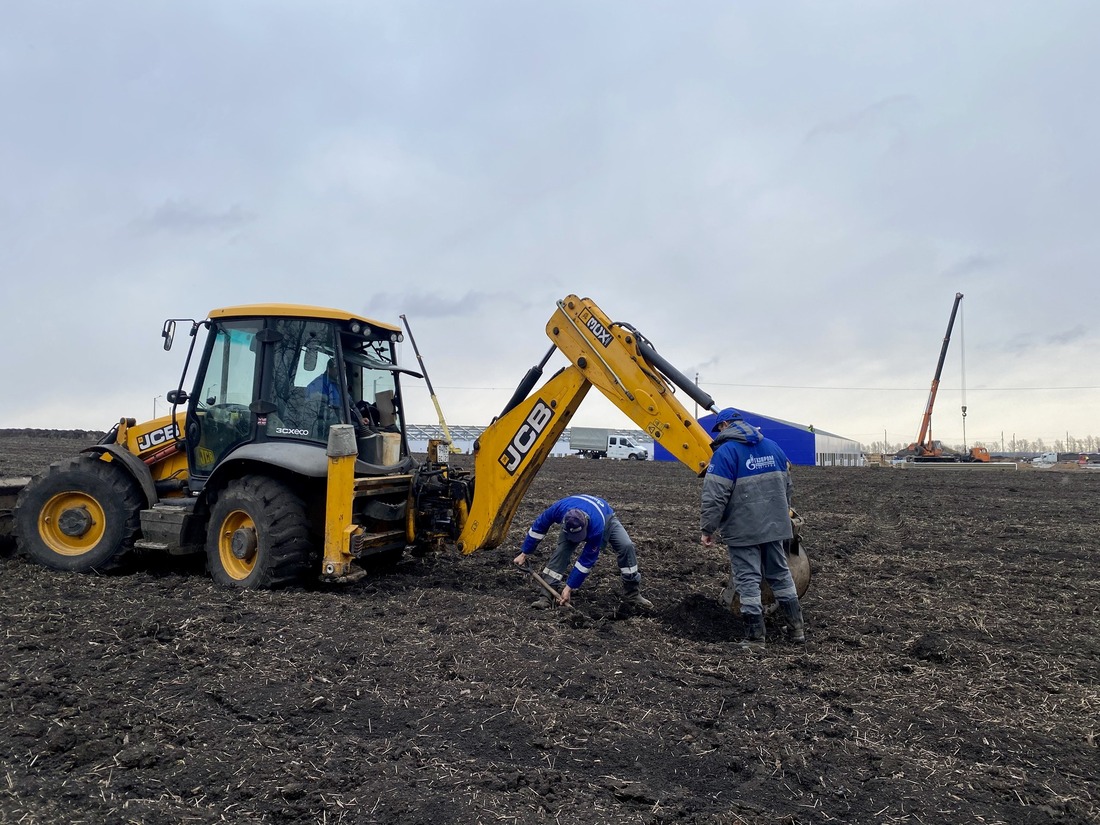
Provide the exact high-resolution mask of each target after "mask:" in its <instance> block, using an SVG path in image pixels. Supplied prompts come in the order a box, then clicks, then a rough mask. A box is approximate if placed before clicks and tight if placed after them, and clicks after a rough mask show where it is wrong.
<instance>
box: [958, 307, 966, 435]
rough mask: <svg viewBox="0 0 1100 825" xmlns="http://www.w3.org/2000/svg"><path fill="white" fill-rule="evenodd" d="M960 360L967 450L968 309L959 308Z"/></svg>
mask: <svg viewBox="0 0 1100 825" xmlns="http://www.w3.org/2000/svg"><path fill="white" fill-rule="evenodd" d="M959 309H960V312H959V360H960V361H961V363H962V428H963V450H964V451H965V450H966V307H963V306H960V307H959Z"/></svg>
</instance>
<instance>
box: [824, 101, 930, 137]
mask: <svg viewBox="0 0 1100 825" xmlns="http://www.w3.org/2000/svg"><path fill="white" fill-rule="evenodd" d="M916 106H917V98H916V96H914V95H910V94H898V95H891V96H889V97H885V98H883V99H882V100H877V101H875V102H874V103H872V104H871V105H870V106H865V107H864V108H862V109H860V110H859V111H856V112H852V113H850V114H846V115H841V116H840V117H837V118H834V119H832V120H826V121H823V122H822V123H819V124H817V125H816V126H814V128H812V129H811V130H810V131H809V132H807V133H806V141H807V142H810V141H813V140H815V139H816V138H819V137H824V136H826V135H841V134H851V133H859V132H864V131H867V130H869V129H872V128H877V127H879V126H883V125H887V126H894V127H896V126H898V125H899V123H898V121H899V120H900V117H901V115H902V114H904V113H907V112H910V111H913V110H914V109H915V108H916Z"/></svg>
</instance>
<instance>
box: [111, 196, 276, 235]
mask: <svg viewBox="0 0 1100 825" xmlns="http://www.w3.org/2000/svg"><path fill="white" fill-rule="evenodd" d="M255 220H256V216H255V215H254V214H253V213H251V212H249V211H247V210H246V209H244V208H243V207H241V206H239V205H234V206H231V207H230V208H229V209H226V210H225V211H223V212H214V211H210V210H207V209H203V208H202V207H200V206H196V205H195V204H192V203H189V202H187V201H177V200H173V199H170V200H167V201H165V202H164V203H162V204H161V205H160V206H158V207H157V208H156V209H154V210H153V211H152V213H150V214H149V215H148V216H146V217H142V218H139V219H138V220H136V221H134V223H133V225H132V226H133V228H134V230H135V231H137V232H138V233H140V234H154V233H161V232H162V233H168V234H194V233H203V232H232V231H235V230H237V229H240V228H241V227H243V226H245V225H247V224H250V223H252V222H253V221H255Z"/></svg>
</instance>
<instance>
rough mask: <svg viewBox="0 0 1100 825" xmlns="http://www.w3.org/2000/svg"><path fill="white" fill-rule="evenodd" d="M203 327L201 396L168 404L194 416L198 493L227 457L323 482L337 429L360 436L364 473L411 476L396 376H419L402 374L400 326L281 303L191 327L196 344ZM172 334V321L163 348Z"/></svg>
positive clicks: (214, 316) (224, 312) (192, 454)
mask: <svg viewBox="0 0 1100 825" xmlns="http://www.w3.org/2000/svg"><path fill="white" fill-rule="evenodd" d="M201 326H206V327H207V328H208V330H209V333H208V335H207V339H206V344H205V346H204V348H203V351H202V354H201V356H200V359H199V364H198V368H197V371H196V374H195V379H194V384H193V387H194V388H193V390H192V392H191V393H190V394H189V393H187V392H186V391H184V390H183V389H182V388H181V389H177V390H175V391H173V392H172V393H169V395H168V400H169V401H170V402H172V403H173V404H179V405H186V407H187V415H186V425H185V432H184V437H185V443H186V450H187V454H188V465H189V467H190V476H191V478H190V486H191V489H192V491H197V490H200V489H202V487H203V485H204V484H205V481H206V480H207V479H209V478H210V476H211V474H212V473H213V472H214V471H215V469H216V468H217V467H219V466H220V465H221V463H222V462H223V461H224V460H227V459H230V458H236V459H241V460H256V461H263V462H267V463H272V464H276V465H281V466H284V467H286V468H287V469H289V470H293V471H294V472H297V473H301V474H303V475H307V476H315V477H321V476H323V475H324V474H325V453H324V448H325V446H326V444H327V443H328V434H329V428H330V427H332V426H333V425H334V424H350V425H352V426H353V427H354V428H355V436H356V443H357V446H358V461H357V462H356V472H357V474H361V475H388V474H393V473H395V472H405V471H407V470H408V469H410V468H411V467H412V460H411V459H410V457H409V449H408V443H407V441H406V438H405V427H404V419H403V416H402V414H401V391H400V382H399V380H398V373H399V372H410V373H411V374H413V375H416V376H417V377H419V374H418V373H415V372H411V371H410V370H404V369H402V368H401V367H399V366H398V365H397V343H398V342H400V341H401V340H402V337H403V336H402V334H401V331H400V330H399V329H398V328H397V327H394V326H391V325H389V324H383V323H380V322H377V321H371V320H368V319H365V318H359V317H355V316H351V315H348V314H346V313H343V312H340V311H338V310H324V309H319V308H314V307H299V306H296V305H281V304H265V305H255V306H242V307H232V308H228V309H220V310H215V311H213V312H211V313H210V317H209V319H207V320H206V321H205V322H201V323H195V324H193V327H192V335H194V334H195V333H196V332H197V330H198V328H199V327H201ZM173 333H174V322H173V321H168V322H166V323H165V328H164V332H163V335H164V338H165V349H168V348H169V347H170V346H171V342H172V336H173ZM194 346H195V340H193V341H192V347H194ZM188 361H190V358H189V359H188ZM181 386H182V381H181Z"/></svg>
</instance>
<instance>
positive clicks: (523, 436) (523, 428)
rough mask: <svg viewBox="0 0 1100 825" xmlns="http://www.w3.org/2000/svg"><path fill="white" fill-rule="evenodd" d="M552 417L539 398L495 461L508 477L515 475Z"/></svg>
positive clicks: (549, 409)
mask: <svg viewBox="0 0 1100 825" xmlns="http://www.w3.org/2000/svg"><path fill="white" fill-rule="evenodd" d="M553 417H554V411H553V410H552V409H551V408H550V405H549V404H547V403H546V402H545V401H543V400H542V399H541V398H540V399H539V400H538V401H536V402H535V406H534V407H532V408H531V412H529V413H528V414H527V418H525V419H524V420H523V423H522V424H520V425H519V429H518V430H516V434H515V435H514V436H512V440H511V441H509V442H508V446H507V447H505V448H504V452H502V453H501V454H500V458H498V459H497V461H499V462H500V465H501V466H502V467H503V468H504V469H505V470H507V471H508V475H515V472H516V470H518V469H519V465H520V464H522V463H523V459H524V458H526V457H527V453H529V452H531V448H532V447H534V446H535V442H536V441H538V440H539V436H540V435H542V431H543V430H545V429H546V425H547V424H549V423H550V419H552V418H553Z"/></svg>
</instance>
